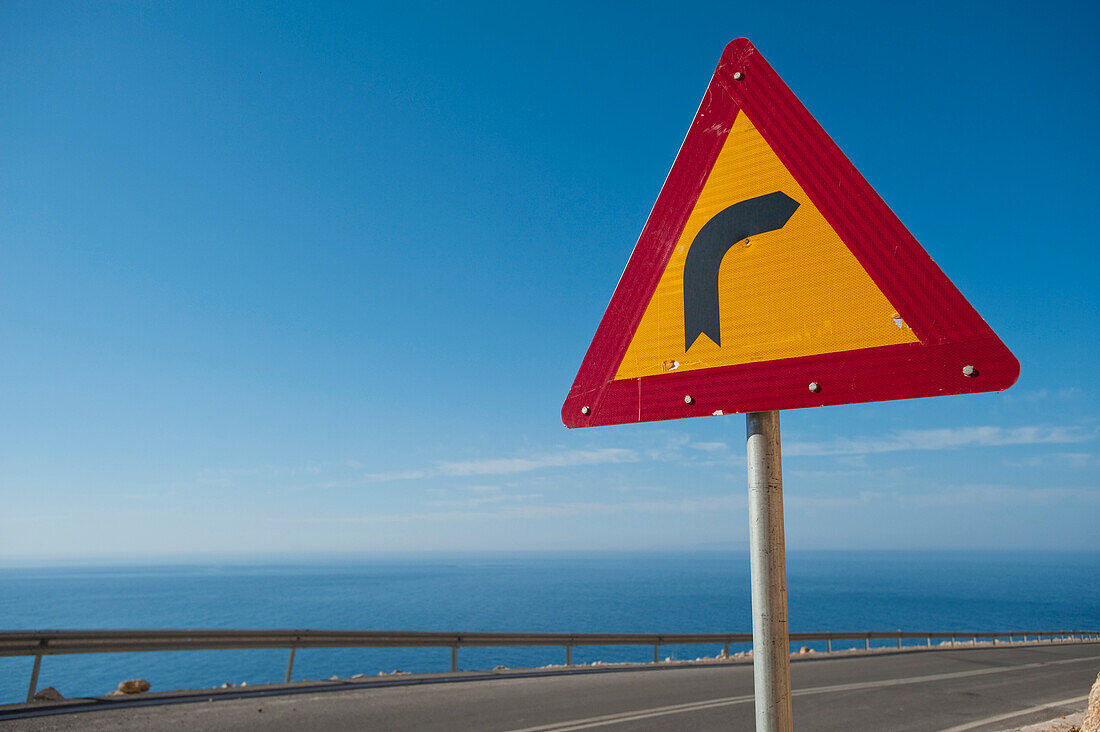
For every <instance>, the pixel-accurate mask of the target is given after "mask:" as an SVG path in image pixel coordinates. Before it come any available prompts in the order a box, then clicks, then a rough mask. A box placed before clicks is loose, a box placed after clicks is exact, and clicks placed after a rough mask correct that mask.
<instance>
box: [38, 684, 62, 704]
mask: <svg viewBox="0 0 1100 732" xmlns="http://www.w3.org/2000/svg"><path fill="white" fill-rule="evenodd" d="M34 700H35V701H45V702H51V701H64V700H65V697H63V696H61V692H60V691H58V690H57V689H55V688H53V687H52V686H47V687H46V688H45V689H43V690H42V691H40V692H38V693H37V694H35V695H34Z"/></svg>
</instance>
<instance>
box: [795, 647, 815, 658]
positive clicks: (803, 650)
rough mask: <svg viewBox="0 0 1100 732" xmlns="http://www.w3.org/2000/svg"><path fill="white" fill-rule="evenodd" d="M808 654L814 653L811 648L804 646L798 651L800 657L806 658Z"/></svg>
mask: <svg viewBox="0 0 1100 732" xmlns="http://www.w3.org/2000/svg"><path fill="white" fill-rule="evenodd" d="M807 653H813V651H811V650H810V647H809V646H802V647H801V648H799V649H798V655H800V656H805V655H806V654H807Z"/></svg>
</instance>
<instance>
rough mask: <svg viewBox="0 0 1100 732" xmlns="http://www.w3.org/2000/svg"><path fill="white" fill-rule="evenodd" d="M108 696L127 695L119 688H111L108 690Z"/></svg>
mask: <svg viewBox="0 0 1100 732" xmlns="http://www.w3.org/2000/svg"><path fill="white" fill-rule="evenodd" d="M107 696H126V694H125V693H123V692H121V691H119V690H118V689H111V690H110V691H108V692H107Z"/></svg>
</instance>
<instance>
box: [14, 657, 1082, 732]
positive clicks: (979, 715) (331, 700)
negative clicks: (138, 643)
mask: <svg viewBox="0 0 1100 732" xmlns="http://www.w3.org/2000/svg"><path fill="white" fill-rule="evenodd" d="M1098 671H1100V644H1097V643H1084V644H1067V645H1051V646H1026V647H1012V648H976V649H966V650H937V651H918V652H909V653H897V654H884V655H869V656H849V657H831V658H814V659H809V660H802V659H799V660H798V661H796V662H795V663H793V664H792V668H791V678H792V685H793V687H794V692H793V704H794V721H795V726H796V728H797V729H798V730H800V732H802V731H804V730H845V731H847V730H953V731H954V732H961V731H962V730H975V731H976V732H981V731H982V730H1002V729H1015V728H1016V727H1019V726H1021V725H1025V724H1030V723H1032V722H1038V721H1043V720H1046V719H1051V718H1054V717H1057V716H1059V715H1062V714H1067V713H1070V712H1073V711H1079V710H1080V709H1082V708H1083V707H1084V705H1085V699H1086V697H1087V695H1088V692H1089V688H1090V687H1091V686H1092V684H1093V682H1094V681H1095V679H1096V676H1097V672H1098ZM753 724H754V717H753V701H752V667H751V666H750V665H721V666H718V665H714V666H681V667H672V668H651V669H645V670H631V671H612V672H601V673H584V674H572V673H570V674H561V675H555V676H537V677H525V678H520V677H515V676H513V677H508V676H499V677H492V678H485V679H481V680H477V681H462V682H453V681H449V682H445V683H431V684H414V685H405V686H389V687H371V686H369V685H366V684H361V685H355V686H344V687H341V688H340V689H339V690H336V691H316V690H310V691H304V692H301V693H294V694H285V693H284V694H282V695H279V696H263V697H260V696H255V697H248V698H237V699H224V698H223V699H217V700H215V701H198V702H188V703H175V704H169V705H156V706H144V707H129V708H112V709H109V710H103V711H90V712H81V713H75V714H65V715H56V716H46V717H37V718H31V719H17V720H9V721H7V722H5V723H3V724H2V725H0V726H2V727H3V731H4V732H9V731H10V732H16V731H17V730H78V729H79V730H106V729H111V730H162V729H164V730H167V729H175V730H225V729H233V730H247V729H265V730H313V729H316V730H394V731H399V730H513V731H517V730H523V731H524V732H552V731H553V732H565V730H587V729H608V730H669V729H675V730H712V729H713V730H719V729H720V730H730V729H736V730H751V729H753Z"/></svg>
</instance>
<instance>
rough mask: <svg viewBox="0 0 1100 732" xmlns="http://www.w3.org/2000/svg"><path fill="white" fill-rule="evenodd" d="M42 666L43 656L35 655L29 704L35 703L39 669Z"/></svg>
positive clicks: (28, 690) (28, 698) (29, 690)
mask: <svg viewBox="0 0 1100 732" xmlns="http://www.w3.org/2000/svg"><path fill="white" fill-rule="evenodd" d="M41 666H42V654H41V653H36V654H34V668H32V669H31V685H30V688H29V689H27V703H28V704H30V703H31V702H32V701H34V692H35V691H37V690H38V669H39V668H41Z"/></svg>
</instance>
